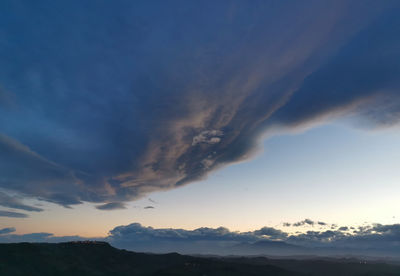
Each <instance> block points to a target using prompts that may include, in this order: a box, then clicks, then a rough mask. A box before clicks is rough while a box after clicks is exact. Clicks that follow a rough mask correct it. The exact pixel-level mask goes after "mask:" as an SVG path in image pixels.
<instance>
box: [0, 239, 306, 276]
mask: <svg viewBox="0 0 400 276" xmlns="http://www.w3.org/2000/svg"><path fill="white" fill-rule="evenodd" d="M0 275H1V276H8V275H10V276H11V275H12V276H17V275H30V276H35V275H38V276H39V275H40V276H46V275H52V276H54V275H57V276H58V275H68V276H71V275H73V276H78V275H115V276H122V275H135V276H141V275H160V276H161V275H165V276H167V275H188V276H190V275H209V276H211V275H232V276H234V275H249V276H251V275H302V274H299V273H294V272H289V271H286V270H284V269H282V268H278V267H276V266H272V265H264V264H263V265H258V264H257V265H254V264H246V263H233V262H228V261H224V260H218V259H207V258H199V257H191V256H185V255H180V254H176V253H172V254H162V255H158V254H157V255H156V254H154V255H153V254H144V253H134V252H130V251H125V250H119V249H116V248H114V247H112V246H110V245H109V244H108V243H104V242H69V243H59V244H47V243H16V244H0Z"/></svg>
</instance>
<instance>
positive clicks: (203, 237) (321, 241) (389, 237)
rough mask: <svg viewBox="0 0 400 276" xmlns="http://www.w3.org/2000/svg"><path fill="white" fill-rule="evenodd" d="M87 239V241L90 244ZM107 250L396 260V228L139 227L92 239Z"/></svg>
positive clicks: (399, 235)
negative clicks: (290, 230) (245, 229)
mask: <svg viewBox="0 0 400 276" xmlns="http://www.w3.org/2000/svg"><path fill="white" fill-rule="evenodd" d="M14 231H15V228H13V227H9V228H4V229H1V230H0V242H64V241H73V240H87V239H89V238H86V237H80V236H63V237H57V236H54V235H53V234H51V233H31V234H23V235H17V234H12V233H13V232H14ZM91 239H93V238H91ZM96 240H103V241H107V242H110V243H111V244H112V245H113V246H115V247H118V248H123V249H128V250H132V251H142V252H155V253H166V252H180V253H186V254H238V255H252V254H265V255H268V254H272V255H274V254H275V255H296V254H317V255H341V254H342V255H345V254H354V255H364V256H368V255H369V256H376V257H379V256H390V257H396V258H400V224H391V225H382V224H371V225H367V226H358V227H348V226H342V227H339V228H338V229H337V230H323V231H307V232H304V233H300V234H291V233H288V232H284V231H282V230H280V229H275V228H272V227H263V228H261V229H258V230H255V231H249V232H236V231H230V230H229V229H227V228H224V227H219V228H207V227H202V228H197V229H194V230H185V229H174V228H153V227H145V226H142V225H141V224H139V223H132V224H129V225H124V226H117V227H115V228H114V229H112V230H110V232H109V235H108V236H107V237H103V238H96Z"/></svg>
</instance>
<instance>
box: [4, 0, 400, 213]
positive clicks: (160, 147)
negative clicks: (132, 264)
mask: <svg viewBox="0 0 400 276" xmlns="http://www.w3.org/2000/svg"><path fill="white" fill-rule="evenodd" d="M372 3H373V4H372ZM93 5H96V8H94V6H93ZM0 9H2V10H7V11H8V12H9V14H21V17H20V18H21V20H12V19H11V18H9V17H4V18H2V19H1V20H2V21H1V22H2V24H0V33H1V34H2V40H3V41H5V43H2V44H1V45H0V62H1V64H2V66H1V68H0V86H1V87H2V88H1V90H0V106H1V107H3V106H7V108H1V109H0V151H1V152H2V154H1V155H0V164H1V165H0V175H1V178H0V188H4V189H7V190H9V191H12V192H16V193H19V194H21V195H26V196H29V197H36V198H38V199H41V200H46V201H50V202H54V203H57V204H60V205H63V206H65V207H70V206H72V205H75V204H80V203H82V202H83V201H88V202H93V203H98V204H102V205H99V206H98V208H100V209H101V208H103V209H116V208H113V207H112V206H117V205H112V204H111V205H110V202H111V203H113V204H114V203H115V204H116V203H118V202H120V203H121V204H122V203H123V202H126V201H129V200H134V199H138V198H140V197H143V196H145V195H146V194H149V193H151V192H153V191H159V190H167V189H172V188H176V187H179V186H182V185H185V184H187V183H190V182H192V181H195V180H198V179H202V178H204V177H206V176H207V174H208V173H210V172H212V171H214V170H215V169H218V168H220V167H221V166H225V165H228V164H230V163H233V162H237V161H241V160H244V159H246V158H249V157H250V156H251V155H252V153H253V152H254V150H256V149H257V142H258V138H259V137H260V135H261V133H264V132H265V131H279V130H281V129H286V128H289V129H290V128H293V127H298V126H303V125H308V124H310V123H312V122H315V121H321V120H325V119H329V118H331V117H335V116H354V117H356V118H357V119H358V120H360V122H361V121H363V123H362V124H363V125H367V126H371V125H372V127H375V126H388V125H393V124H396V123H398V121H399V118H400V116H399V115H400V112H399V110H400V97H399V93H398V90H399V88H400V83H399V80H400V78H399V73H400V53H399V51H397V49H398V48H399V44H400V31H399V26H400V22H399V21H400V19H399V17H398V11H399V10H400V8H399V3H398V2H397V1H384V2H379V3H377V2H376V1H373V2H369V1H355V2H351V3H346V2H341V1H339V2H338V1H324V3H321V2H320V1H307V2H306V3H293V2H291V3H287V2H279V3H277V2H270V1H255V2H252V3H248V2H245V1H243V2H235V1H232V2H225V1H223V2H218V3H215V2H213V1H202V2H198V3H195V2H191V1H185V2H181V1H177V2H175V1H168V3H166V2H165V1H159V2H157V5H154V4H149V3H140V4H138V3H133V2H129V1H128V2H124V3H118V4H115V3H111V2H103V3H96V4H94V3H92V4H90V3H89V4H87V3H86V4H84V3H82V2H80V1H73V2H71V3H69V4H68V5H65V4H63V3H59V2H52V1H50V2H46V1H44V2H41V3H37V5H34V6H21V5H19V4H18V3H16V2H15V3H5V2H4V3H3V2H2V3H0ZM355 13H356V14H357V16H354V14H355ZM43 18H46V20H45V21H44V20H42V19H43ZM28 22H29V23H28ZM27 24H29V25H30V26H31V28H29V30H28V29H26V28H25V26H26V25H27ZM16 34H18V35H17V36H16ZM5 91H7V92H5ZM6 94H7V96H5V95H6ZM6 98H7V100H5V99H6ZM364 121H365V122H368V123H364ZM6 204H10V202H9V203H6ZM13 204H14V206H19V207H23V208H25V209H26V208H30V207H27V206H21V205H15V203H13ZM120 206H122V205H120ZM32 208H35V207H32ZM25 209H23V210H25ZM38 209H39V208H38ZM27 211H35V210H34V209H31V210H27ZM36 211H38V210H36Z"/></svg>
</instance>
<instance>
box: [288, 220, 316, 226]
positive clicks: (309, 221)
mask: <svg viewBox="0 0 400 276" xmlns="http://www.w3.org/2000/svg"><path fill="white" fill-rule="evenodd" d="M314 224H315V221H312V220H311V219H305V220H302V221H298V222H295V223H293V226H294V227H299V226H304V225H311V226H314Z"/></svg>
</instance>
